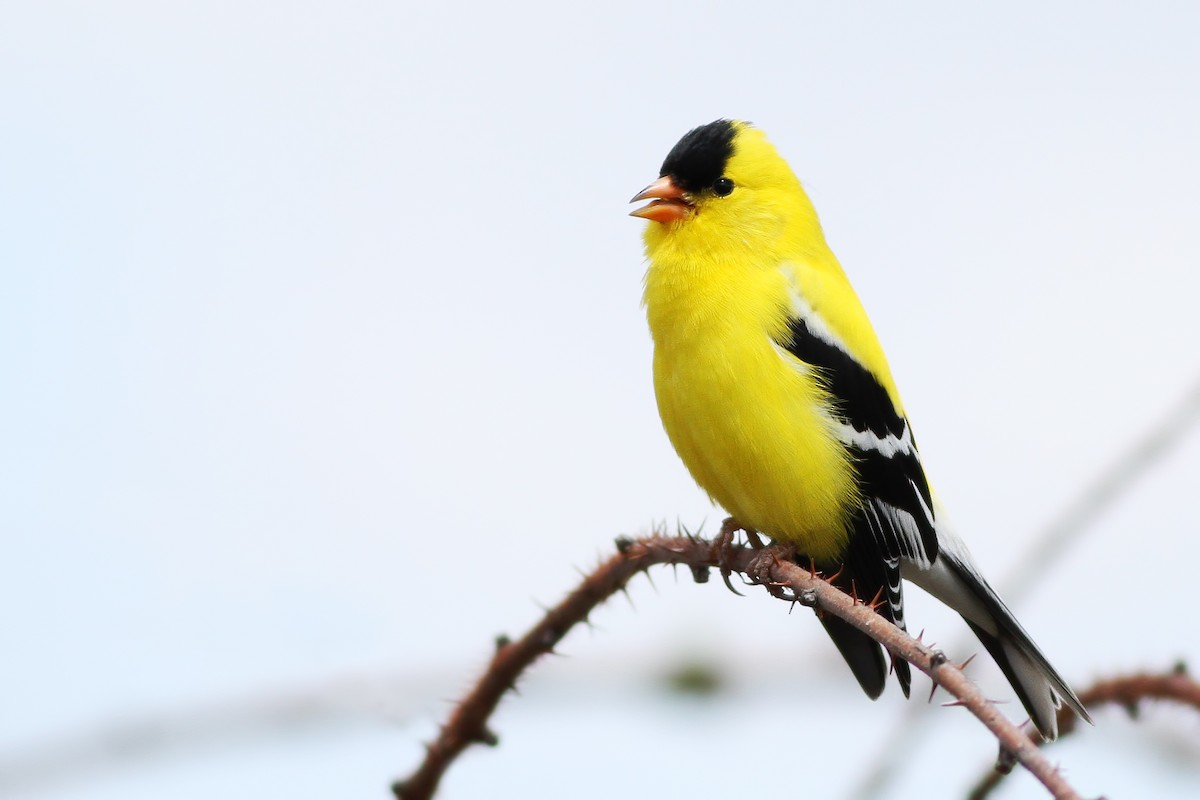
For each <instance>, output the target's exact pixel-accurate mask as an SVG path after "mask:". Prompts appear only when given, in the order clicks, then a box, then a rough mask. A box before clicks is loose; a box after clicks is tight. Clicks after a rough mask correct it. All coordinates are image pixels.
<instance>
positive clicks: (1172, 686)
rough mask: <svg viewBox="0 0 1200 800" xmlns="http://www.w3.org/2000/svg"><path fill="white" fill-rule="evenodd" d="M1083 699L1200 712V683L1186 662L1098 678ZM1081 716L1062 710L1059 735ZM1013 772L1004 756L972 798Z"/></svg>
mask: <svg viewBox="0 0 1200 800" xmlns="http://www.w3.org/2000/svg"><path fill="white" fill-rule="evenodd" d="M1079 700H1080V702H1082V703H1083V705H1084V707H1085V708H1087V709H1088V710H1091V709H1093V708H1096V707H1098V706H1103V705H1117V706H1120V707H1122V708H1124V709H1125V711H1126V712H1127V713H1128V714H1129V716H1130V717H1135V718H1136V717H1137V715H1138V713H1139V711H1140V708H1141V703H1142V701H1144V700H1170V701H1172V702H1176V703H1179V704H1180V705H1185V706H1191V707H1192V708H1194V709H1196V710H1197V711H1200V682H1197V681H1196V680H1195V679H1193V678H1192V677H1191V676H1189V675H1188V674H1187V670H1186V669H1185V668H1184V666H1183V665H1182V664H1178V665H1176V666H1175V668H1174V669H1173V670H1172V671H1171V672H1169V673H1167V674H1165V675H1152V674H1150V673H1140V674H1137V675H1128V676H1126V677H1121V678H1111V679H1109V680H1102V681H1097V682H1096V683H1094V684H1092V685H1091V686H1090V687H1088V688H1087V689H1085V690H1084V691H1082V692H1080V693H1079ZM1077 722H1078V717H1076V716H1075V714H1073V713H1072V712H1071V710H1070V709H1068V708H1066V707H1063V708H1060V709H1059V710H1058V733H1059V737H1060V738H1061V737H1063V736H1066V735H1067V734H1069V733H1071V732H1072V731H1074V730H1075V729H1076V728H1077V727H1078V726H1077V724H1076V723H1077ZM1011 771H1012V766H1011V764H1008V763H1006V761H1005V759H1004V758H1003V757H1001V758H1000V759H999V760H998V761H997V763H996V764H995V765H994V766H993V767H992V768H991V769H989V770H988V772H987V774H985V775H984V776H983V777H982V778H980V779H979V781H978V782H977V783H976V784H975V786H974V787H973V788H972V789H971V792H970V794H968V795H967V798H968V800H984V798H987V797H989V796H990V795H991V793H992V792H993V791H994V790H995V789H996V787H997V786H999V785H1000V784H1001V783H1002V782H1003V781H1004V778H1005V776H1007V775H1008V773H1009V772H1011Z"/></svg>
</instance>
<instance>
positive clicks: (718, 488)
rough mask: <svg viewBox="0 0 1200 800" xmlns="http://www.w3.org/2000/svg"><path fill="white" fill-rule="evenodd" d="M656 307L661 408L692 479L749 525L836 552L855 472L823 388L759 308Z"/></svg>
mask: <svg viewBox="0 0 1200 800" xmlns="http://www.w3.org/2000/svg"><path fill="white" fill-rule="evenodd" d="M650 311H651V314H650V317H651V328H652V331H653V332H654V334H655V343H656V346H655V352H654V387H655V394H656V396H657V398H658V409H659V413H660V415H661V416H662V421H663V426H664V427H665V428H666V431H667V435H668V436H669V437H670V439H671V442H672V444H674V446H675V450H676V451H677V452H678V453H679V456H680V458H682V459H683V462H684V463H685V464H686V465H687V468H688V469H689V470H690V471H691V474H692V477H693V478H695V480H696V482H697V483H698V484H700V486H701V488H703V489H704V490H705V491H707V492H708V494H709V495H710V497H712V499H713V500H714V501H715V502H717V503H719V504H720V505H721V506H723V507H724V508H725V510H726V511H728V512H729V513H730V514H732V515H733V517H734V518H735V519H737V521H738V522H740V523H741V524H742V525H745V526H748V527H751V528H753V529H755V530H758V531H761V532H763V533H765V534H767V535H769V536H771V538H773V539H775V540H777V541H783V542H788V543H791V544H794V545H796V546H797V547H798V548H799V549H800V550H801V551H802V552H804V553H806V554H807V555H809V556H811V557H813V558H815V559H817V560H819V561H825V560H836V559H837V557H838V556H840V555H841V553H842V551H843V548H844V546H845V543H846V540H847V537H848V532H847V518H848V509H849V507H850V506H851V505H852V503H853V501H854V499H855V494H854V476H853V467H852V465H851V463H850V462H849V458H848V455H847V453H846V450H845V448H844V447H843V446H842V445H841V444H840V443H839V442H838V441H837V440H836V439H835V438H834V437H833V435H832V433H831V431H830V428H829V418H828V416H827V415H825V414H823V413H822V412H823V410H824V409H825V408H826V407H827V403H828V398H827V396H826V394H825V392H824V391H823V390H821V389H820V387H819V385H817V384H815V383H814V382H813V381H812V380H808V379H806V378H805V375H804V373H803V369H804V368H803V367H802V366H799V368H798V362H796V361H795V359H792V358H790V357H789V356H786V355H784V354H782V353H781V352H780V351H779V350H777V349H776V347H775V346H774V345H773V344H772V342H771V338H770V336H769V333H768V332H767V331H766V330H765V329H764V328H765V326H764V325H763V323H762V320H761V318H757V317H756V316H755V315H753V314H751V315H746V316H745V317H743V318H738V315H730V314H728V313H722V314H721V315H719V316H714V317H713V319H710V320H696V319H691V320H689V323H691V324H685V325H678V324H675V323H678V322H679V320H674V321H672V320H671V319H669V316H670V315H667V317H668V318H664V317H663V316H662V315H658V319H657V321H656V319H655V317H656V314H655V313H654V312H655V309H654V308H651V309H650ZM656 322H657V327H658V329H657V330H655V328H656Z"/></svg>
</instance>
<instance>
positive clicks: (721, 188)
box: [712, 178, 733, 197]
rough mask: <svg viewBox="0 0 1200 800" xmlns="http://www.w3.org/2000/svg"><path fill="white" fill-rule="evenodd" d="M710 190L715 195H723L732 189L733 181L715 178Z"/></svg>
mask: <svg viewBox="0 0 1200 800" xmlns="http://www.w3.org/2000/svg"><path fill="white" fill-rule="evenodd" d="M712 190H713V193H714V194H715V195H716V196H717V197H725V196H726V195H728V194H729V193H730V192H732V191H733V181H731V180H729V178H717V179H716V180H715V181H713V185H712Z"/></svg>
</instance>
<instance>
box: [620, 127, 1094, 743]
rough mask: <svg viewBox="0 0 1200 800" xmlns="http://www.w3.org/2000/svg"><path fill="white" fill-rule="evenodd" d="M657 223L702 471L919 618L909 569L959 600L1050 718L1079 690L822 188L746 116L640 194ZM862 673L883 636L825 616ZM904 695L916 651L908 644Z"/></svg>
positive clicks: (879, 667)
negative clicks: (953, 471) (903, 371)
mask: <svg viewBox="0 0 1200 800" xmlns="http://www.w3.org/2000/svg"><path fill="white" fill-rule="evenodd" d="M642 200H650V203H649V204H648V205H646V206H644V207H641V208H638V209H637V210H636V211H633V212H632V214H633V216H636V217H641V218H643V219H647V220H650V222H651V224H650V225H648V226H647V228H646V231H645V244H646V255H647V259H648V262H649V267H648V269H647V271H646V279H645V296H644V303H645V306H646V315H647V317H648V320H649V323H650V332H651V335H652V336H653V339H654V389H655V394H656V397H657V400H658V410H659V414H660V415H661V416H662V422H663V427H664V428H665V429H666V432H667V435H668V437H670V440H671V443H672V444H673V445H674V446H675V450H676V451H677V452H678V453H679V456H680V458H681V459H683V462H684V464H686V465H687V468H688V470H689V471H690V472H691V474H692V477H693V478H695V480H696V482H697V483H698V484H699V485H700V486H701V488H703V489H704V490H705V491H706V492H708V494H709V496H710V497H711V498H712V499H713V500H714V501H715V502H716V503H718V504H720V505H721V506H722V507H724V508H725V510H726V511H728V512H729V513H730V514H731V515H732V517H733V519H734V520H735V521H736V522H737V524H738V525H739V526H741V527H743V528H745V529H748V530H753V531H757V532H759V533H763V534H766V535H768V536H770V537H771V539H772V540H774V541H776V542H781V543H786V544H790V545H793V546H794V547H795V548H796V550H797V551H798V552H799V553H801V554H803V557H804V558H805V559H806V561H805V563H807V559H812V560H813V561H815V562H816V564H818V565H819V566H820V567H822V569H825V570H827V571H828V572H830V573H833V572H837V571H839V570H840V573H839V575H838V577H837V578H836V582H837V583H838V584H839V585H841V586H842V587H844V588H846V589H853V590H854V591H856V592H857V594H858V596H859V597H863V598H867V599H870V598H872V597H874V596H877V595H878V596H880V597H882V598H885V599H886V602H884V603H882V604H881V606H880V609H879V611H880V613H881V614H882V615H883V616H884V617H886V618H887V619H888V620H890V621H892V622H894V623H896V624H897V625H899V626H901V627H903V626H904V597H903V592H902V589H901V583H900V579H901V578H906V579H908V580H911V581H912V582H914V583H916V584H917V585H918V586H920V587H922V588H924V589H926V590H927V591H929V592H930V593H931V594H933V595H934V596H935V597H937V598H938V599H939V600H941V601H942V602H943V603H946V604H947V605H949V606H950V607H951V608H953V609H954V610H955V611H957V612H958V613H960V614H961V615H962V616H963V618H964V619H965V620H966V621H967V624H968V625H969V626H970V627H971V629H972V630H973V631H974V632H975V634H976V636H978V637H979V640H980V641H981V642H982V643H983V646H984V647H985V648H987V650H988V652H989V653H991V655H992V657H993V658H994V659H995V660H996V663H997V664H999V666H1000V669H1001V670H1003V672H1004V675H1005V676H1006V677H1007V678H1008V681H1009V683H1011V684H1012V687H1013V689H1014V690H1015V691H1016V693H1017V696H1018V697H1019V698H1020V699H1021V702H1022V703H1023V704H1024V706H1025V709H1026V710H1027V711H1028V712H1029V716H1030V718H1031V719H1032V720H1033V724H1034V725H1035V726H1036V727H1037V729H1038V731H1040V732H1041V734H1042V735H1043V736H1044V737H1046V738H1048V739H1053V738H1054V737H1055V736H1056V735H1057V732H1058V726H1057V720H1056V716H1055V710H1056V709H1057V708H1058V707H1059V706H1060V704H1061V703H1062V702H1066V704H1067V705H1068V706H1069V707H1070V708H1071V709H1072V710H1073V711H1074V712H1075V713H1076V714H1078V715H1079V716H1080V717H1082V718H1083V719H1088V715H1087V711H1085V710H1084V708H1083V706H1082V704H1081V703H1080V702H1079V698H1078V697H1076V696H1075V693H1074V692H1072V691H1071V689H1070V687H1069V686H1067V683H1066V681H1065V680H1063V678H1062V676H1061V675H1059V674H1058V672H1057V671H1056V670H1055V669H1054V667H1052V666H1051V665H1050V663H1049V662H1048V661H1047V660H1046V657H1045V656H1043V655H1042V653H1041V651H1040V650H1039V649H1038V647H1037V645H1035V644H1034V643H1033V641H1032V640H1031V639H1030V638H1029V635H1028V634H1027V633H1026V632H1025V630H1024V629H1023V628H1022V627H1021V624H1020V623H1019V622H1017V620H1016V618H1015V617H1014V616H1013V614H1012V612H1011V611H1009V610H1008V608H1007V607H1006V606H1005V605H1004V602H1003V601H1002V600H1001V599H1000V598H999V597H998V596H997V594H996V592H995V591H994V590H993V589H992V588H991V586H989V585H988V583H987V581H986V580H985V579H984V578H983V576H982V575H981V574H980V572H979V570H978V568H977V567H976V566H975V563H974V561H973V560H972V559H971V556H970V554H969V553H968V552H967V548H966V546H965V545H964V544H963V542H962V541H961V540H960V539H959V538H958V537H957V536H956V535H955V534H954V533H953V531H952V530H951V528H950V526H949V524H948V523H947V522H946V520H945V517H944V515H943V513H942V511H941V508H940V506H939V504H938V502H937V500H936V499H935V497H934V494H933V492H932V491H931V490H930V488H929V483H928V482H927V480H926V478H925V471H924V469H923V468H922V466H921V459H920V456H919V455H918V453H917V446H916V442H915V440H914V439H913V433H912V429H911V427H910V426H909V423H908V419H907V417H906V415H905V412H904V406H903V405H902V404H901V402H900V395H899V393H898V392H897V390H896V384H895V381H894V380H893V379H892V373H891V370H890V369H889V368H888V364H887V361H886V359H885V358H884V355H883V350H882V349H881V347H880V345H879V342H878V340H876V338H875V333H874V331H873V330H872V329H871V323H870V322H869V321H868V319H867V314H866V312H865V311H864V310H863V307H862V305H861V304H860V302H859V300H858V297H857V296H856V295H855V293H854V289H853V288H852V287H851V286H850V282H849V280H848V279H847V278H846V274H845V273H844V272H843V271H842V268H841V266H840V265H839V264H838V260H837V258H836V257H835V256H834V255H833V253H832V251H830V249H829V246H828V245H827V244H826V243H825V236H824V234H823V233H822V231H821V225H820V222H819V221H818V220H817V214H816V211H815V210H814V209H813V206H812V203H811V202H810V201H809V199H808V196H807V195H806V194H805V192H804V189H803V188H801V186H800V182H799V181H798V180H797V179H796V176H795V175H794V174H793V173H792V170H791V169H790V168H789V167H788V165H787V163H786V162H785V161H784V160H783V158H781V157H780V156H779V154H778V153H777V152H776V150H775V148H774V147H773V146H772V145H771V144H770V142H768V141H767V138H766V136H765V135H764V134H763V133H762V132H761V131H759V130H758V129H756V128H754V127H752V126H751V125H749V124H747V123H745V122H737V121H730V120H724V119H722V120H717V121H716V122H712V123H709V124H708V125H703V126H701V127H699V128H696V129H694V130H692V131H690V132H689V133H688V134H686V135H685V136H684V137H683V138H682V139H680V140H679V142H678V144H676V145H675V147H674V148H673V149H672V150H671V151H670V153H669V154H668V155H667V158H666V160H665V161H664V162H663V165H662V169H661V170H660V172H659V178H658V180H656V181H654V182H653V183H651V184H650V185H649V186H647V187H646V188H645V189H643V190H642V191H641V192H639V193H638V194H637V195H636V196H635V197H634V198H633V201H631V202H636V201H642ZM821 622H822V623H823V624H824V626H825V629H826V631H827V632H828V633H829V635H830V637H831V638H832V639H833V642H834V644H835V645H836V646H837V648H838V650H840V651H841V654H842V656H843V657H844V658H845V660H846V662H847V663H848V664H849V666H850V669H851V670H852V671H853V673H854V675H855V677H856V678H857V679H858V682H859V684H860V685H861V686H862V688H863V690H864V691H865V692H866V693H867V695H869V696H870V697H871V698H875V697H878V696H879V694H880V693H881V692H882V691H883V687H884V684H885V682H886V679H887V662H886V661H885V660H884V655H883V650H882V648H881V647H880V646H879V645H878V644H877V643H876V642H874V641H873V640H872V639H871V638H870V637H868V636H866V635H865V634H863V633H862V632H860V631H858V630H857V629H855V628H852V627H851V626H850V625H848V624H847V623H845V622H842V621H841V620H839V619H837V618H834V617H832V616H824V617H822V619H821ZM894 669H895V672H896V677H897V679H898V681H899V683H900V686H901V688H902V690H903V691H904V694H905V695H906V696H907V695H908V691H909V684H910V682H911V676H910V671H909V665H908V664H907V663H906V662H904V661H901V660H896V661H895V663H894Z"/></svg>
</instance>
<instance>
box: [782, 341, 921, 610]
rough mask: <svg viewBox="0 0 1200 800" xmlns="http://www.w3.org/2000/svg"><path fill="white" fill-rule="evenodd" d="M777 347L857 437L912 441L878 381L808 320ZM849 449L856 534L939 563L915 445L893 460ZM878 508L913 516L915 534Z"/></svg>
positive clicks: (891, 551) (890, 551)
mask: <svg viewBox="0 0 1200 800" xmlns="http://www.w3.org/2000/svg"><path fill="white" fill-rule="evenodd" d="M779 344H780V345H782V346H783V347H784V349H786V350H787V351H788V352H789V353H791V354H792V355H794V356H795V357H796V358H798V359H799V360H801V361H803V362H804V363H805V364H808V365H809V366H810V367H812V368H813V369H814V370H815V372H816V374H817V377H818V379H819V380H820V381H821V383H822V384H823V385H824V387H825V389H826V391H828V392H829V395H830V398H831V401H832V404H833V407H832V408H831V409H830V411H831V412H832V413H833V414H834V415H835V416H837V417H838V418H839V419H841V420H842V421H843V422H845V423H846V424H847V425H849V426H850V427H852V428H853V429H854V430H855V431H858V432H860V433H865V432H868V431H869V432H870V433H871V434H874V435H875V436H876V437H879V438H880V439H892V440H901V439H903V438H904V436H905V435H906V434H907V436H908V437H909V440H910V441H913V440H912V431H910V430H908V421H907V420H905V419H904V418H903V417H901V416H900V415H899V414H897V413H896V408H895V406H894V405H892V400H891V398H890V397H889V396H888V393H887V390H886V389H884V388H883V386H881V385H880V383H879V381H877V380H875V376H874V375H872V374H871V373H870V372H869V371H868V370H867V369H866V368H865V367H864V366H863V365H862V364H860V363H858V361H856V360H855V359H854V358H852V357H851V356H850V354H849V353H847V352H846V351H844V350H842V349H841V348H840V347H838V346H837V345H836V344H833V343H831V342H829V341H826V340H825V339H824V338H822V337H820V336H818V335H816V334H815V333H813V332H812V330H811V329H809V327H808V323H807V322H805V320H804V319H802V318H800V317H795V318H793V319H792V321H791V325H790V329H789V331H788V340H787V341H784V342H779ZM847 447H848V448H849V449H850V450H851V453H852V456H853V459H854V468H855V472H856V473H857V476H858V488H859V492H860V493H861V495H862V501H863V505H862V507H860V508H859V509H858V513H856V514H855V517H854V520H853V522H852V528H853V530H854V534H855V535H866V536H867V537H868V538H873V539H875V540H876V544H877V546H878V547H879V548H880V550H881V551H882V552H883V553H884V554H885V555H886V556H888V557H890V558H899V557H900V556H907V557H909V558H916V559H917V560H924V559H928V560H930V561H932V560H933V559H934V558H936V557H937V551H938V545H937V533H936V531H935V530H934V526H933V520H932V519H931V518H930V513H931V511H930V510H931V509H932V508H933V496H932V493H931V492H930V490H929V483H928V482H927V480H926V478H925V470H924V469H923V468H922V466H921V462H920V459H919V458H918V457H917V455H916V443H915V441H913V447H912V450H911V451H909V452H905V451H897V452H894V453H891V454H886V453H884V452H881V451H880V450H877V449H870V448H867V449H863V448H859V447H853V446H850V445H847ZM878 504H883V506H885V507H890V508H892V509H895V510H897V511H900V512H903V513H905V514H907V515H909V516H911V517H912V521H913V525H914V526H915V531H907V530H905V529H904V526H903V525H902V524H898V523H897V521H896V519H894V518H890V517H889V515H887V514H882V515H881V514H880V513H879V510H880V506H879V505H878ZM914 534H915V535H914ZM860 591H861V588H860Z"/></svg>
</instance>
